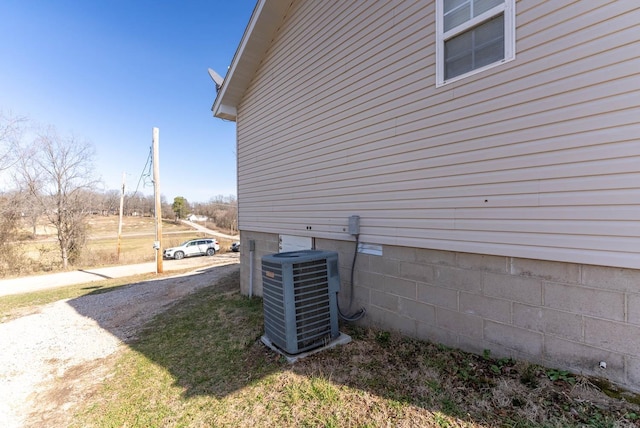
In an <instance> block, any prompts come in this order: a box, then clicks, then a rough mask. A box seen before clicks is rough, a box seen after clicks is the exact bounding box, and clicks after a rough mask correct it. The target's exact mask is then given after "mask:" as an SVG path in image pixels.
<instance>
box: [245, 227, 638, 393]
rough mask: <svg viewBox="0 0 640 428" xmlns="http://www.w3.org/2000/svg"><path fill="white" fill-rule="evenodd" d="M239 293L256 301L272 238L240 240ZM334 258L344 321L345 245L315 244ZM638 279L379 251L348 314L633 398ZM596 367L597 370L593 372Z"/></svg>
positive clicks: (367, 263)
mask: <svg viewBox="0 0 640 428" xmlns="http://www.w3.org/2000/svg"><path fill="white" fill-rule="evenodd" d="M242 240H243V241H242V248H243V249H246V248H249V240H254V241H255V244H256V246H255V252H254V254H253V255H251V254H250V253H249V252H248V251H245V250H243V252H242V253H241V264H240V266H241V279H242V281H241V282H242V292H243V293H245V294H247V293H248V287H249V266H250V265H251V263H250V257H251V256H253V258H254V260H253V265H254V267H255V270H254V277H253V290H252V291H253V293H255V294H257V295H262V278H261V271H260V263H261V258H262V256H263V255H265V254H272V253H275V252H277V250H278V235H276V234H270V233H263V232H247V231H243V232H242ZM315 246H316V248H317V249H323V250H331V251H337V252H338V254H339V263H340V277H341V284H342V285H341V292H340V294H339V301H340V305H341V308H342V310H343V312H347V306H348V302H349V296H350V284H349V278H350V271H351V262H352V260H353V255H354V248H355V242H353V241H339V240H331V239H316V240H315ZM639 283H640V271H638V270H633V269H622V268H612V267H603V266H593V265H582V264H575V263H563V262H548V261H541V260H532V259H522V258H517V257H505V256H489V255H482V254H470V253H460V252H451V251H442V250H430V249H421V248H412V247H402V246H394V245H384V246H383V251H382V255H381V256H375V255H368V254H358V258H357V259H356V268H355V275H354V303H353V306H352V309H351V310H352V311H355V310H357V309H359V308H361V307H364V308H365V309H366V315H365V317H364V318H362V320H360V321H359V323H360V324H362V325H364V326H375V327H380V328H383V329H387V330H395V331H399V332H401V333H404V334H406V335H409V336H412V337H417V338H420V339H423V340H429V341H432V342H436V343H442V344H445V345H447V346H451V347H456V348H460V349H463V350H466V351H469V352H474V353H478V354H482V353H483V352H484V351H485V350H490V351H491V355H493V356H496V357H512V358H516V359H519V360H526V361H531V362H534V363H538V364H542V365H545V366H546V367H552V368H559V369H568V370H572V371H574V372H577V373H582V374H585V375H596V376H599V377H605V378H608V379H609V380H611V381H613V382H616V383H618V384H620V385H623V386H625V387H627V388H629V389H631V390H635V391H640V342H639V341H638V340H637V338H638V337H639V335H640V290H639V289H638V284H639ZM601 361H605V362H606V363H607V368H606V369H605V370H603V369H601V368H600V367H599V363H600V362H601Z"/></svg>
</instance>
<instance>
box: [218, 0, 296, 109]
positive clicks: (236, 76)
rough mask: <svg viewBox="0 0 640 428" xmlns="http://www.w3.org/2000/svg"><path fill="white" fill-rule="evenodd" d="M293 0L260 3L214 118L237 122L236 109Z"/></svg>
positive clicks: (238, 51) (241, 43)
mask: <svg viewBox="0 0 640 428" xmlns="http://www.w3.org/2000/svg"><path fill="white" fill-rule="evenodd" d="M290 4H291V0H259V1H258V3H257V4H256V7H255V9H254V10H253V14H252V15H251V19H250V20H249V24H248V25H247V28H246V29H245V31H244V35H243V36H242V40H240V45H239V46H238V49H237V50H236V53H235V55H234V57H233V61H232V62H231V66H230V67H229V71H228V72H227V75H226V76H225V78H224V82H223V83H222V87H221V88H220V89H219V91H218V94H217V96H216V100H215V101H214V103H213V106H212V107H211V110H212V111H213V115H214V116H215V117H218V118H221V119H226V120H232V121H235V120H236V112H237V107H238V104H239V103H240V101H241V100H242V97H243V95H244V93H245V92H246V90H247V88H248V87H249V84H250V83H251V80H252V79H253V77H254V75H255V73H256V71H257V69H258V66H259V65H260V61H261V60H262V58H263V57H264V54H265V53H266V51H267V49H269V46H270V45H271V41H272V40H273V35H274V34H275V32H276V30H277V29H278V27H279V26H280V24H281V23H282V20H283V19H284V16H285V14H286V11H287V9H288V8H289V6H290Z"/></svg>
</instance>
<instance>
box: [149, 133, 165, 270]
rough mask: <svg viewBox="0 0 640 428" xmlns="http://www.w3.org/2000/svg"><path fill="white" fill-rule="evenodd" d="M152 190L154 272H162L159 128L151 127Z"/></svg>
mask: <svg viewBox="0 0 640 428" xmlns="http://www.w3.org/2000/svg"><path fill="white" fill-rule="evenodd" d="M152 138H153V159H152V162H153V192H154V194H155V200H156V208H155V213H156V242H155V243H154V245H153V246H154V248H155V249H156V273H162V272H163V269H162V204H161V203H160V155H159V147H158V145H159V144H160V130H159V129H158V128H153V137H152Z"/></svg>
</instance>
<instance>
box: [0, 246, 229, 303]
mask: <svg viewBox="0 0 640 428" xmlns="http://www.w3.org/2000/svg"><path fill="white" fill-rule="evenodd" d="M239 256H240V254H239V253H223V254H216V255H215V256H212V257H206V256H205V257H191V258H185V259H182V260H165V261H164V262H163V263H162V267H163V271H164V272H169V271H172V270H181V269H189V268H193V269H196V268H200V267H209V266H221V265H227V264H233V263H238V262H239V260H240V257H239ZM155 271H156V263H155V262H151V263H139V264H135V265H124V266H111V267H104V268H97V269H86V270H75V271H70V272H59V273H53V274H49V275H36V276H27V277H22V278H14V279H4V280H0V296H7V295H10V294H20V293H27V292H30V291H37V290H44V289H47V288H55V287H63V286H66V285H73V284H82V283H83V282H94V281H101V280H104V279H111V278H122V277H126V276H132V275H139V274H144V273H154V272H155Z"/></svg>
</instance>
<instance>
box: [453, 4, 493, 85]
mask: <svg viewBox="0 0 640 428" xmlns="http://www.w3.org/2000/svg"><path fill="white" fill-rule="evenodd" d="M502 59H504V15H499V16H497V17H495V18H493V19H490V20H489V21H486V22H484V23H482V24H480V25H478V26H477V27H475V28H473V29H471V30H469V31H466V32H464V33H462V34H459V35H457V36H455V37H452V38H451V39H449V40H447V41H445V43H444V61H445V63H444V78H445V79H451V78H452V77H456V76H459V75H461V74H464V73H467V72H469V71H472V70H475V69H476V68H480V67H484V66H485V65H488V64H491V63H494V62H496V61H500V60H502Z"/></svg>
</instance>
